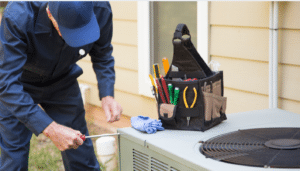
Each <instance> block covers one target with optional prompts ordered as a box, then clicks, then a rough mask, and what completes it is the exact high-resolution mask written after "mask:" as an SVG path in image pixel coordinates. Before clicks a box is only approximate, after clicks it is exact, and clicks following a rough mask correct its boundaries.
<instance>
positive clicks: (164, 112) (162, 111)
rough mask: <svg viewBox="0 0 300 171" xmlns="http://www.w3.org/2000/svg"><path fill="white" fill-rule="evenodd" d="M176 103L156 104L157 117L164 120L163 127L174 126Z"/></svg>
mask: <svg viewBox="0 0 300 171" xmlns="http://www.w3.org/2000/svg"><path fill="white" fill-rule="evenodd" d="M176 108H177V106H176V105H173V104H166V103H161V104H159V105H158V113H159V118H160V119H162V120H163V121H164V126H165V128H167V127H170V128H172V127H174V126H176V120H175V114H176Z"/></svg>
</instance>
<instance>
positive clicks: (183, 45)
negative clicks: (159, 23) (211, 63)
mask: <svg viewBox="0 0 300 171" xmlns="http://www.w3.org/2000/svg"><path fill="white" fill-rule="evenodd" d="M184 35H188V37H187V38H186V37H183V36H184ZM172 42H173V46H174V55H173V60H172V65H174V66H176V67H178V69H179V72H174V71H172V65H171V66H170V69H169V72H168V73H167V75H166V78H170V77H175V78H176V77H177V76H178V75H185V74H186V75H187V76H189V75H193V78H195V77H194V76H195V75H196V76H197V78H199V79H201V78H205V77H209V76H212V75H213V72H212V71H211V70H210V68H209V67H208V66H207V64H206V63H205V62H204V60H203V59H202V58H201V56H200V55H199V53H198V52H197V50H196V48H195V47H194V45H193V43H192V41H191V35H190V31H189V29H188V27H187V26H186V25H185V24H178V25H177V27H176V30H175V32H174V37H173V40H172Z"/></svg>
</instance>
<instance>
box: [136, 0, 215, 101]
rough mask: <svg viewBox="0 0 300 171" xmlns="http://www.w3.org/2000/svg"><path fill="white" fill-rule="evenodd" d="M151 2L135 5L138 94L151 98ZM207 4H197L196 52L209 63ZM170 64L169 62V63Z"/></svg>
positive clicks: (140, 2)
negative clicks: (136, 15)
mask: <svg viewBox="0 0 300 171" xmlns="http://www.w3.org/2000/svg"><path fill="white" fill-rule="evenodd" d="M150 3H151V2H149V1H138V4H137V8H138V9H137V12H138V13H137V14H138V17H137V28H138V84H139V85H138V87H139V90H138V92H139V94H140V95H143V96H146V97H152V98H154V97H153V95H152V92H151V91H150V88H151V86H152V85H151V81H150V79H149V74H150V65H151V48H152V47H151V46H152V45H151V41H150V40H151V37H150V35H151V34H150V32H151V30H153V29H151V27H152V26H151V24H150V23H151V14H152V12H151V4H150ZM208 9H209V2H207V1H198V2H197V35H198V37H197V50H198V52H199V53H200V54H201V57H202V58H203V60H204V61H205V62H206V63H208V61H209V56H210V55H209V39H208V37H209V33H210V27H209V13H208V12H209V11H208ZM170 62H171V61H170Z"/></svg>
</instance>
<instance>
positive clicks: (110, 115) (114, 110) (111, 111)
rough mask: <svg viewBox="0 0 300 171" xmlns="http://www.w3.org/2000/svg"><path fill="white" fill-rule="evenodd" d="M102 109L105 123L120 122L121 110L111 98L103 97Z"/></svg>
mask: <svg viewBox="0 0 300 171" xmlns="http://www.w3.org/2000/svg"><path fill="white" fill-rule="evenodd" d="M102 108H103V110H104V112H105V115H106V121H107V122H115V121H118V120H120V117H121V114H122V111H123V109H122V107H121V105H120V104H119V103H118V102H117V101H115V99H114V98H113V97H111V96H106V97H103V98H102Z"/></svg>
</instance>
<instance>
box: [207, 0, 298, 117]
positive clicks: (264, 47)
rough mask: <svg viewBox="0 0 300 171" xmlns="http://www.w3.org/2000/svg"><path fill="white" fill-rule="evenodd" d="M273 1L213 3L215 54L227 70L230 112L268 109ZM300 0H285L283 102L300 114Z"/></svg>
mask: <svg viewBox="0 0 300 171" xmlns="http://www.w3.org/2000/svg"><path fill="white" fill-rule="evenodd" d="M269 5H270V2H250V1H249V2H211V3H210V26H211V35H210V36H211V40H210V53H211V59H212V60H216V61H218V62H220V63H221V68H220V69H221V70H223V71H224V86H225V96H227V97H228V108H227V113H235V112H243V111H250V110H258V109H264V108H268V107H269V105H268V100H269V99H268V98H269V95H268V94H269V92H268V91H269V71H268V70H269V62H268V61H269ZM299 7H300V2H280V3H279V41H278V45H279V51H278V52H279V59H278V61H279V67H278V94H279V104H278V107H279V108H281V109H284V110H288V111H291V112H295V113H300V89H299V88H298V87H299V83H300V74H298V73H300V57H299V54H300V48H299V47H300V21H299V17H300V11H299Z"/></svg>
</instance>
